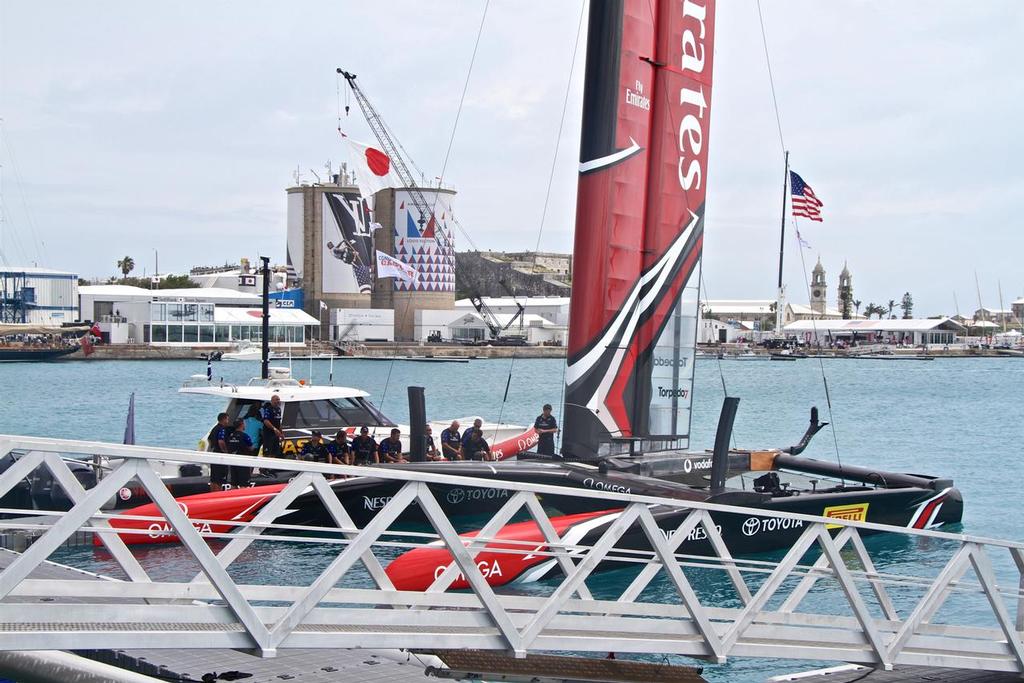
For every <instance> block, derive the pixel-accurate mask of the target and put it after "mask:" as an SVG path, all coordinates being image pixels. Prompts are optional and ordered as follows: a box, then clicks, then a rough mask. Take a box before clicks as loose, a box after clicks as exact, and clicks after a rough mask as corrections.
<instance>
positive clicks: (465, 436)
mask: <svg viewBox="0 0 1024 683" xmlns="http://www.w3.org/2000/svg"><path fill="white" fill-rule="evenodd" d="M483 428H484V421H483V420H481V419H480V418H479V417H478V418H476V419H475V420H473V426H472V427H470V428H469V429H467V430H466V431H464V432H463V433H462V457H463V458H465V459H466V460H472V458H470V457H469V449H468V448H467V446H468V445H469V440H470V439H471V438H473V430H474V429H479V430H480V432H481V433H483Z"/></svg>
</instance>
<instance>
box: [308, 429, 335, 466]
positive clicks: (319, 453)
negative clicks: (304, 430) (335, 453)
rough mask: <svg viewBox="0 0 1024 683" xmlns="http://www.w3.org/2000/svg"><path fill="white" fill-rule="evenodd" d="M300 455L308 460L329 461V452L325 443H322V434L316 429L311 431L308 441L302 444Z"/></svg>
mask: <svg viewBox="0 0 1024 683" xmlns="http://www.w3.org/2000/svg"><path fill="white" fill-rule="evenodd" d="M300 455H301V457H302V459H303V460H309V461H310V462H323V463H329V462H330V461H331V452H330V451H329V450H328V449H327V444H325V443H324V435H323V434H321V433H320V432H318V431H316V430H314V431H313V434H312V435H311V436H310V438H309V441H307V442H306V443H305V444H304V445H303V446H302V452H301V453H300Z"/></svg>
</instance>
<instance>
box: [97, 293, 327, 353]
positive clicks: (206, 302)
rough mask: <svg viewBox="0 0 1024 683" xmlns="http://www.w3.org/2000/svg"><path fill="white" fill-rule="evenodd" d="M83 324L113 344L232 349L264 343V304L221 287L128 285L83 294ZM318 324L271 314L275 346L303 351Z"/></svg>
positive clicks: (282, 312) (299, 314) (301, 315)
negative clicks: (94, 327) (93, 325)
mask: <svg viewBox="0 0 1024 683" xmlns="http://www.w3.org/2000/svg"><path fill="white" fill-rule="evenodd" d="M79 299H80V302H79V306H80V310H81V317H82V319H83V320H89V321H92V322H96V323H97V324H98V325H99V328H100V331H101V333H102V336H103V340H104V342H106V343H108V344H146V345H150V346H196V347H226V346H230V345H233V344H236V343H239V342H259V341H260V340H261V339H262V310H261V298H260V297H259V296H258V295H256V294H249V293H246V292H239V291H236V290H232V289H221V288H216V287H205V288H191V289H142V288H141V287H131V286H128V285H90V286H83V287H80V288H79ZM317 324H318V321H317V319H316V318H314V317H312V316H310V315H308V314H306V313H305V312H303V311H302V310H297V309H292V308H278V307H272V308H271V309H270V343H271V344H272V345H274V346H301V345H302V344H304V343H305V341H306V337H307V334H308V331H309V330H310V329H311V328H312V327H314V326H316V325H317Z"/></svg>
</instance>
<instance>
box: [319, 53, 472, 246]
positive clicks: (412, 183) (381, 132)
mask: <svg viewBox="0 0 1024 683" xmlns="http://www.w3.org/2000/svg"><path fill="white" fill-rule="evenodd" d="M338 73H339V74H341V75H342V76H343V77H344V78H345V80H346V81H347V82H348V85H349V87H350V88H352V94H353V95H355V98H356V103H357V104H358V105H359V108H360V109H361V110H362V111H363V116H365V117H366V122H367V123H368V124H369V125H370V129H371V130H372V131H373V135H374V137H376V138H377V142H378V143H380V146H381V147H383V148H384V149H383V152H384V153H385V154H386V155H387V156H388V158H389V159H391V161H392V163H393V164H394V166H395V172H396V173H397V174H398V177H399V178H401V180H402V182H403V183H404V184H405V190H406V191H407V192H408V193H409V195H410V197H411V199H412V203H413V206H415V207H416V210H417V211H419V213H420V218H419V224H420V227H423V226H424V225H426V224H427V222H428V221H429V220H431V219H433V218H434V209H433V207H432V206H430V204H429V203H428V202H427V198H426V197H424V196H423V191H422V190H421V189H420V188H419V185H418V183H417V182H416V178H415V177H414V176H413V174H412V171H410V170H409V165H408V164H407V163H406V160H405V157H404V156H403V155H402V153H401V151H400V150H399V145H398V141H397V140H396V139H395V137H394V136H393V135H392V134H391V133H390V132H389V131H388V127H387V126H386V125H385V124H384V119H383V118H381V116H380V114H379V113H378V112H377V109H376V108H375V107H374V106H373V105H372V104H370V100H369V99H367V97H366V93H364V92H363V89H362V88H360V87H359V84H358V83H356V75H355V74H354V73H350V72H348V71H345V70H344V69H340V68H339V69H338ZM435 225H436V226H437V227H436V229H435V230H434V240H435V241H436V242H437V244H438V246H439V247H441V253H442V255H445V256H446V257H447V258H454V254H452V255H451V256H447V255H448V254H451V253H452V244H451V239H450V238H449V236H448V235H446V234H445V231H444V229H443V228H441V226H440V224H438V223H437V222H436V221H435Z"/></svg>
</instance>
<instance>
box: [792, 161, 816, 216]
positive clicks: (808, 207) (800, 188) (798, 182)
mask: <svg viewBox="0 0 1024 683" xmlns="http://www.w3.org/2000/svg"><path fill="white" fill-rule="evenodd" d="M789 184H790V187H792V192H793V215H794V216H796V217H798V218H807V219H809V220H812V221H818V222H819V223H820V222H821V207H822V206H824V204H822V203H821V200H820V199H818V197H817V195H815V194H814V190H812V189H811V186H810V185H808V184H807V183H805V182H804V179H803V178H801V177H800V176H798V175H797V174H796V173H794V172H793V171H790V172H789Z"/></svg>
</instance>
